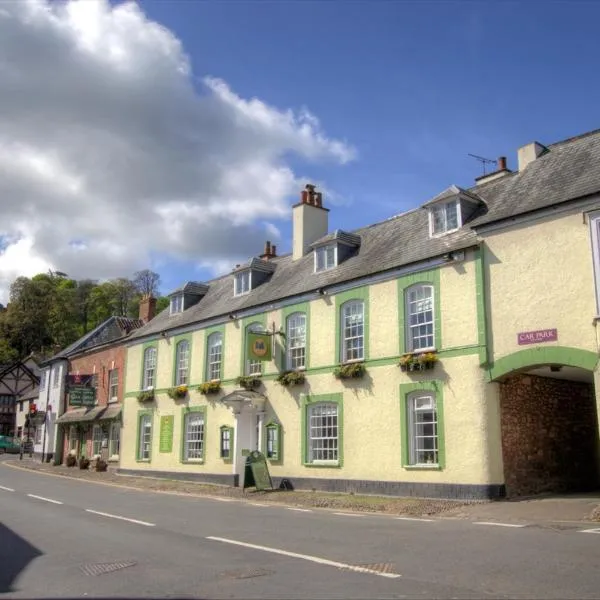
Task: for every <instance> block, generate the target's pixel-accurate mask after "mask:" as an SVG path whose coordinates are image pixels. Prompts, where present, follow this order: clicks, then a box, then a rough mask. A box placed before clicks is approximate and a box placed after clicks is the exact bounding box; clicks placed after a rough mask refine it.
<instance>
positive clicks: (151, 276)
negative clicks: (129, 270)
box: [133, 269, 160, 297]
mask: <svg viewBox="0 0 600 600" xmlns="http://www.w3.org/2000/svg"><path fill="white" fill-rule="evenodd" d="M133 283H134V285H135V289H136V290H137V291H138V293H139V294H141V295H142V296H154V297H156V296H157V295H158V286H159V285H160V275H159V274H158V273H155V272H154V271H151V270H150V269H144V270H143V271H137V272H136V273H134V275H133Z"/></svg>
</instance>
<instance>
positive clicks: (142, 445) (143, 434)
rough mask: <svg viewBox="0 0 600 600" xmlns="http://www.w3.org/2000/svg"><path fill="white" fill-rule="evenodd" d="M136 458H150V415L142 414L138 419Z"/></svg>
mask: <svg viewBox="0 0 600 600" xmlns="http://www.w3.org/2000/svg"><path fill="white" fill-rule="evenodd" d="M139 427H140V430H139V446H138V460H150V452H151V450H152V415H142V416H141V417H140V421H139Z"/></svg>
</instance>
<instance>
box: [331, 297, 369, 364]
mask: <svg viewBox="0 0 600 600" xmlns="http://www.w3.org/2000/svg"><path fill="white" fill-rule="evenodd" d="M350 300H362V301H363V302H364V310H365V312H364V327H363V334H364V357H363V360H368V359H369V286H364V287H359V288H354V289H353V290H348V291H347V292H340V293H339V294H336V295H335V332H334V335H335V357H334V359H333V360H334V362H335V361H337V363H336V366H337V365H338V364H341V363H342V362H343V360H342V348H341V344H340V341H341V338H342V330H341V321H342V306H343V305H344V304H345V303H346V302H349V301H350Z"/></svg>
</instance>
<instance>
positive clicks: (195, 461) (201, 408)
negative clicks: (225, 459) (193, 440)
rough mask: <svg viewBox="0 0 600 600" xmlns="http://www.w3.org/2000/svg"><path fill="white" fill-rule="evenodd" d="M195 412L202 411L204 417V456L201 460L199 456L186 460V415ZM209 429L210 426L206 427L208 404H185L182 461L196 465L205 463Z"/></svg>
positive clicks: (182, 420)
mask: <svg viewBox="0 0 600 600" xmlns="http://www.w3.org/2000/svg"><path fill="white" fill-rule="evenodd" d="M194 413H201V414H202V415H203V418H204V440H203V444H202V457H201V458H200V460H198V459H197V458H196V459H191V460H186V458H185V417H186V415H189V414H194ZM207 429H208V428H207V427H206V406H193V407H189V406H184V407H183V408H182V409H181V443H180V455H179V458H180V460H181V462H182V463H190V464H194V465H201V464H204V457H205V456H206V431H207Z"/></svg>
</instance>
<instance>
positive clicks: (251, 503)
mask: <svg viewBox="0 0 600 600" xmlns="http://www.w3.org/2000/svg"><path fill="white" fill-rule="evenodd" d="M248 504H250V505H252V506H269V505H268V504H261V503H260V502H248Z"/></svg>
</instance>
